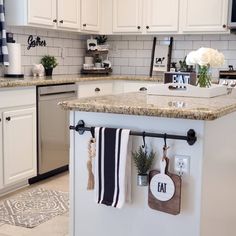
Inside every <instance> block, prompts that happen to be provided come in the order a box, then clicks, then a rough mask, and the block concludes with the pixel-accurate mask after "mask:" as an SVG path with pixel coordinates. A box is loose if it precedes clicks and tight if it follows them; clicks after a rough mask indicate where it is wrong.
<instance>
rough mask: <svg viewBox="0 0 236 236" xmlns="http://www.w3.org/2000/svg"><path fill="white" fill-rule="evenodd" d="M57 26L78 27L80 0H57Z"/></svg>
mask: <svg viewBox="0 0 236 236" xmlns="http://www.w3.org/2000/svg"><path fill="white" fill-rule="evenodd" d="M57 8H58V14H57V26H58V27H60V28H70V29H79V28H80V0H58V5H57Z"/></svg>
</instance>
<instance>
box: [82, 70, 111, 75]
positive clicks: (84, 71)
mask: <svg viewBox="0 0 236 236" xmlns="http://www.w3.org/2000/svg"><path fill="white" fill-rule="evenodd" d="M110 73H112V69H111V68H108V69H97V70H96V69H81V74H99V75H101V74H105V75H108V74H110Z"/></svg>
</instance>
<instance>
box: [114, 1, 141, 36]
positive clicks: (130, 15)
mask: <svg viewBox="0 0 236 236" xmlns="http://www.w3.org/2000/svg"><path fill="white" fill-rule="evenodd" d="M142 16H143V8H142V0H113V32H115V33H119V32H132V33H141V32H142Z"/></svg>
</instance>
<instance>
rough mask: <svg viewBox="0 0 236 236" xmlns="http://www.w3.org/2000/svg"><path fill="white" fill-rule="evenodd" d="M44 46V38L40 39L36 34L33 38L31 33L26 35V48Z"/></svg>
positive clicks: (45, 44)
mask: <svg viewBox="0 0 236 236" xmlns="http://www.w3.org/2000/svg"><path fill="white" fill-rule="evenodd" d="M38 46H40V47H46V46H47V43H46V40H41V38H40V37H39V36H36V37H35V38H34V37H33V35H30V36H29V37H28V47H27V49H28V50H30V48H34V47H38Z"/></svg>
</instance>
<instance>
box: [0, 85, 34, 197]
mask: <svg viewBox="0 0 236 236" xmlns="http://www.w3.org/2000/svg"><path fill="white" fill-rule="evenodd" d="M36 160H37V159H36V88H35V87H20V88H1V89H0V195H1V194H2V193H3V192H6V191H11V190H14V188H19V187H21V186H24V185H25V184H26V181H27V179H28V178H31V177H34V176H36V171H37V164H36Z"/></svg>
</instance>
